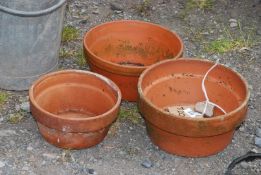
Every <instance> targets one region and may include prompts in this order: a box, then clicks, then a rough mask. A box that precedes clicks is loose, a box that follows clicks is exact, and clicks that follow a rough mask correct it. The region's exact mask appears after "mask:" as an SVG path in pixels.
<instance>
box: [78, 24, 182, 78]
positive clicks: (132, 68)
mask: <svg viewBox="0 0 261 175" xmlns="http://www.w3.org/2000/svg"><path fill="white" fill-rule="evenodd" d="M115 23H138V24H145V25H151V26H153V27H157V28H160V29H162V30H165V31H168V32H170V33H172V34H173V35H175V37H176V38H177V39H178V41H179V43H180V45H181V48H180V50H179V52H178V53H177V55H176V56H174V57H173V58H170V59H177V58H180V57H181V56H182V54H183V51H184V44H183V41H182V39H181V38H180V36H179V35H178V34H177V33H176V32H174V31H172V30H170V29H168V28H167V27H163V26H161V25H158V24H154V23H150V22H146V21H141V20H114V21H110V22H105V23H102V24H99V25H97V26H95V27H93V28H91V29H90V30H89V31H87V32H86V33H85V35H84V38H83V47H84V49H85V50H87V52H88V53H89V54H91V56H92V57H94V58H95V60H97V61H99V62H100V63H102V64H106V65H108V66H110V67H113V68H114V69H115V71H112V70H110V69H106V67H104V66H102V67H101V68H102V69H105V70H107V71H109V72H113V73H117V74H128V75H129V74H130V75H139V74H140V73H141V72H143V71H144V70H145V69H147V68H148V67H149V66H150V65H148V66H135V65H134V66H129V65H119V64H116V63H113V62H110V61H107V60H104V59H102V58H101V57H98V56H96V55H95V54H94V53H93V52H92V51H91V50H90V49H89V47H88V45H87V43H86V38H87V37H88V36H89V35H90V33H92V32H93V31H94V30H96V29H97V28H100V27H103V26H107V25H111V24H115ZM90 61H91V60H90ZM97 61H95V62H96V63H97ZM91 62H94V61H91ZM154 64H155V63H154ZM96 66H98V67H100V65H97V64H96ZM116 70H121V71H120V72H119V71H116ZM126 70H127V71H126ZM130 71H131V72H130Z"/></svg>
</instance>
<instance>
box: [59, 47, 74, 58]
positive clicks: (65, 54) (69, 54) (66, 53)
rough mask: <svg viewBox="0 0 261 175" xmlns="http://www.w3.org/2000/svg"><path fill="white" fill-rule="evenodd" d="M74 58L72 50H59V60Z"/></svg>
mask: <svg viewBox="0 0 261 175" xmlns="http://www.w3.org/2000/svg"><path fill="white" fill-rule="evenodd" d="M73 56H74V50H67V49H65V48H61V49H60V53H59V57H60V58H68V57H73Z"/></svg>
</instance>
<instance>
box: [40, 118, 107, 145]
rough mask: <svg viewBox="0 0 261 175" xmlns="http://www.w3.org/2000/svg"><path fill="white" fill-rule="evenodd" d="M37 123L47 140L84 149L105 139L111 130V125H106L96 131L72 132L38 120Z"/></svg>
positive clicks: (51, 142) (55, 143)
mask: <svg viewBox="0 0 261 175" xmlns="http://www.w3.org/2000/svg"><path fill="white" fill-rule="evenodd" d="M37 125H38V128H39V131H40V133H41V135H42V136H43V137H44V139H45V140H46V141H47V142H49V143H50V144H53V145H55V146H57V147H60V148H65V149H82V148H89V147H92V146H94V145H97V144H98V143H100V142H101V141H102V140H103V139H104V137H105V136H106V135H107V133H108V130H109V127H106V128H103V129H101V130H98V131H96V132H88V133H71V132H63V131H59V130H56V129H51V128H48V127H46V126H44V125H42V124H41V123H39V122H37Z"/></svg>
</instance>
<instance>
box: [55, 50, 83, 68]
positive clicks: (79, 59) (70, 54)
mask: <svg viewBox="0 0 261 175" xmlns="http://www.w3.org/2000/svg"><path fill="white" fill-rule="evenodd" d="M59 56H60V58H73V59H75V61H76V64H77V65H78V66H80V67H83V66H84V65H85V64H86V61H85V57H84V53H83V50H82V49H78V50H73V49H72V50H66V49H65V48H62V49H60V54H59Z"/></svg>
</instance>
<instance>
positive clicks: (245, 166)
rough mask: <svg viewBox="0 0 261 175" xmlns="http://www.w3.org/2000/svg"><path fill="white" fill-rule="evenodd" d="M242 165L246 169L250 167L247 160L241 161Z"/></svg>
mask: <svg viewBox="0 0 261 175" xmlns="http://www.w3.org/2000/svg"><path fill="white" fill-rule="evenodd" d="M240 166H241V167H242V168H244V169H247V168H248V167H249V164H248V163H247V162H245V161H243V162H241V163H240Z"/></svg>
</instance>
